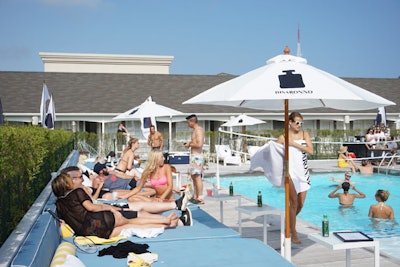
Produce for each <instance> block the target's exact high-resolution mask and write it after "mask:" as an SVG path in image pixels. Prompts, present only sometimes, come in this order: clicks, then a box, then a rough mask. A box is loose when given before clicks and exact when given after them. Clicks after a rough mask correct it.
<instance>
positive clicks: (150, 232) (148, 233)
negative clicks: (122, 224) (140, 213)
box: [121, 227, 164, 238]
mask: <svg viewBox="0 0 400 267" xmlns="http://www.w3.org/2000/svg"><path fill="white" fill-rule="evenodd" d="M162 233H164V228H161V227H160V228H128V229H124V230H122V231H121V235H124V236H133V235H135V236H137V237H140V238H152V237H156V236H158V235H160V234H162Z"/></svg>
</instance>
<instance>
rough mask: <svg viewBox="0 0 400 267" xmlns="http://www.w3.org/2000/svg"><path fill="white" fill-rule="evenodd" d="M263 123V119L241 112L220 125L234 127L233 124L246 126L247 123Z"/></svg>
mask: <svg viewBox="0 0 400 267" xmlns="http://www.w3.org/2000/svg"><path fill="white" fill-rule="evenodd" d="M261 123H265V121H262V120H259V119H257V118H254V117H250V116H247V115H246V114H241V115H239V116H237V117H234V118H232V119H230V120H228V121H227V122H225V123H224V124H222V125H221V126H223V127H234V126H247V125H256V124H261Z"/></svg>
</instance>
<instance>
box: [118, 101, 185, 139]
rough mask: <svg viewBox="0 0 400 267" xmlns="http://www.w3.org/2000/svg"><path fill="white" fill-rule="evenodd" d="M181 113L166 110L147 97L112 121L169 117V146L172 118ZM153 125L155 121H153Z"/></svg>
mask: <svg viewBox="0 0 400 267" xmlns="http://www.w3.org/2000/svg"><path fill="white" fill-rule="evenodd" d="M182 114H183V113H182V112H180V111H178V110H175V109H172V108H168V107H166V106H163V105H160V104H157V103H156V102H154V101H153V100H152V98H151V96H149V97H148V98H147V99H146V100H145V101H144V102H143V103H142V104H140V105H139V106H136V107H134V108H132V109H130V110H128V111H125V112H124V113H121V114H119V115H118V116H116V117H114V118H113V120H120V121H122V120H141V119H143V118H148V117H150V118H153V119H154V120H156V118H158V117H169V145H170V144H171V141H172V140H171V139H172V125H171V124H172V120H171V119H172V116H177V115H182ZM154 123H155V121H154Z"/></svg>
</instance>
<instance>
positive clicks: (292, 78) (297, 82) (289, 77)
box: [279, 70, 306, 88]
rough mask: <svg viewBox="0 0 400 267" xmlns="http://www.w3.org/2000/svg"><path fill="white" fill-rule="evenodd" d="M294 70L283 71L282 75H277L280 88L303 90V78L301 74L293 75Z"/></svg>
mask: <svg viewBox="0 0 400 267" xmlns="http://www.w3.org/2000/svg"><path fill="white" fill-rule="evenodd" d="M294 71H295V70H283V71H282V72H285V73H286V74H284V75H279V83H280V87H281V88H304V87H306V86H305V85H304V83H303V77H302V76H301V74H293V72H294Z"/></svg>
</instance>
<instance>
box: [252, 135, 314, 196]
mask: <svg viewBox="0 0 400 267" xmlns="http://www.w3.org/2000/svg"><path fill="white" fill-rule="evenodd" d="M299 142H301V141H299ZM284 151H285V147H284V145H282V144H278V143H276V142H270V143H268V144H265V145H264V146H262V147H261V148H260V149H259V150H257V152H256V153H255V154H254V155H253V157H251V160H250V163H251V164H250V171H254V169H256V168H258V167H261V168H262V169H263V170H264V175H265V177H267V179H268V181H269V182H270V183H272V184H273V185H274V186H279V187H283V186H284V184H285V179H284V169H283V167H284V166H283V163H284ZM289 174H290V178H291V179H292V181H293V184H294V187H295V189H296V192H297V193H300V192H303V191H306V190H308V189H309V188H310V175H309V172H308V166H307V155H305V154H304V153H303V152H302V151H301V150H300V149H297V148H295V147H292V146H289Z"/></svg>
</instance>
